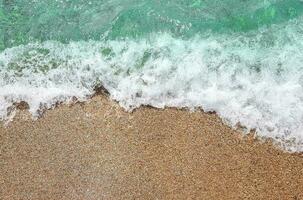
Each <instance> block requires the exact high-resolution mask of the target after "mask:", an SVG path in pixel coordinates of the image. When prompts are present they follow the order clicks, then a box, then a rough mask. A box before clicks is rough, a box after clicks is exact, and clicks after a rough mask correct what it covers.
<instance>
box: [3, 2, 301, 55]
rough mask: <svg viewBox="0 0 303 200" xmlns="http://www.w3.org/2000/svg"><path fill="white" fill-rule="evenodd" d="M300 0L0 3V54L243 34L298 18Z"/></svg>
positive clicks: (299, 14)
mask: <svg viewBox="0 0 303 200" xmlns="http://www.w3.org/2000/svg"><path fill="white" fill-rule="evenodd" d="M302 13H303V2H301V1H300V0H0V50H3V49H6V48H9V47H13V46H17V45H20V44H27V43H32V42H43V41H47V40H56V41H60V42H63V43H68V42H70V41H82V40H85V41H86V40H115V39H123V38H144V37H148V36H149V35H150V34H151V33H155V32H156V33H158V32H165V33H169V34H171V35H172V36H174V37H177V38H190V37H193V36H195V35H202V36H203V35H207V34H211V33H216V34H221V33H224V34H229V33H234V32H236V33H237V32H238V33H242V32H249V31H252V30H257V29H260V28H264V27H269V26H272V25H275V24H281V23H287V21H289V20H294V19H296V18H298V17H300V16H301V15H302Z"/></svg>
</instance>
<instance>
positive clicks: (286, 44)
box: [0, 0, 303, 151]
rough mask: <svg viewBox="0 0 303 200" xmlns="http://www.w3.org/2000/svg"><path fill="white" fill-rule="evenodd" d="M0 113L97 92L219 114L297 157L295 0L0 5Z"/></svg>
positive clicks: (47, 0)
mask: <svg viewBox="0 0 303 200" xmlns="http://www.w3.org/2000/svg"><path fill="white" fill-rule="evenodd" d="M0 2H1V4H0V5H1V6H0V49H1V52H0V118H1V119H3V120H7V119H9V118H11V117H12V116H13V113H14V103H15V102H20V101H26V102H27V103H28V104H29V106H30V111H31V113H32V114H33V115H34V116H38V115H39V113H40V111H41V110H43V109H46V108H51V107H53V105H54V104H56V103H57V102H71V101H72V100H73V99H74V98H73V97H77V99H78V100H81V101H82V100H83V101H84V100H86V99H87V98H89V96H91V95H92V94H93V93H94V88H95V87H96V86H100V85H103V86H104V87H105V88H106V89H107V90H108V91H109V92H110V95H111V98H113V99H115V100H118V101H119V102H120V105H121V106H123V107H124V108H126V109H128V110H132V109H134V108H136V107H139V106H140V105H152V106H154V107H159V108H164V107H165V106H174V107H188V108H197V107H202V108H203V109H204V110H205V111H216V112H217V113H218V114H219V115H220V116H221V117H222V118H223V119H224V120H225V121H226V122H227V123H228V124H229V125H231V126H237V125H238V124H241V125H243V126H245V127H247V129H248V130H251V129H255V130H256V131H257V133H258V134H259V136H265V137H270V138H273V139H275V141H277V142H282V146H284V147H286V148H288V149H290V150H294V151H302V150H303V145H302V142H303V132H302V131H301V130H302V128H303V64H302V63H303V62H302V61H303V54H302V53H301V52H303V51H302V48H303V35H302V33H303V27H302V22H303V21H302V20H303V18H302V13H303V2H301V1H299V0H288V1H284V0H283V1H282V0H267V1H266V0H255V1H253V2H252V1H247V0H225V1H222V0H220V1H219V0H195V1H194V0H192V1H190V0H187V1H184V0H183V1H181V0H177V1H176V0H175V1H170V0H157V1H156V0H154V1H150V0H128V1H125V0H124V1H121V0H120V1H118V0H102V1H100V0H98V1H97V0H95V1H84V0H73V1H69V0H61V1H59V0H57V1H53V0H40V1H36V0H30V1H23V0H2V1H0Z"/></svg>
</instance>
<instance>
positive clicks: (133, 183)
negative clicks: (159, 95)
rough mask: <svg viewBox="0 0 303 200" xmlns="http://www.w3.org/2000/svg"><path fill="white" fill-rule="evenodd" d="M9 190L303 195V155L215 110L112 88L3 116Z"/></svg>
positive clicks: (8, 193) (0, 160)
mask: <svg viewBox="0 0 303 200" xmlns="http://www.w3.org/2000/svg"><path fill="white" fill-rule="evenodd" d="M0 184H1V188H0V199H1V200H5V199H48V200H49V199H58V200H64V199H85V200H89V199H303V157H302V156H300V155H298V154H289V153H285V152H283V151H281V150H279V149H277V148H275V147H273V146H272V145H271V144H270V142H267V143H261V142H258V141H256V140H255V139H253V138H251V137H248V138H241V137H240V136H239V133H237V132H236V131H233V130H232V129H230V128H229V127H227V126H225V125H224V124H223V123H222V122H221V120H220V119H219V118H218V117H217V116H216V115H215V114H206V113H203V112H201V111H199V112H194V113H190V112H188V111H185V110H183V111H182V110H176V109H165V110H157V109H153V108H140V109H138V110H136V111H135V112H133V113H127V112H124V111H123V109H121V108H120V107H119V106H118V105H117V104H116V103H114V102H111V101H110V100H109V99H108V98H106V97H105V96H96V97H94V98H93V99H92V100H91V101H90V102H89V103H85V104H76V105H73V106H66V105H63V106H59V107H58V108H56V109H54V110H50V111H47V112H46V113H45V114H44V115H43V117H42V118H41V119H39V120H36V121H32V120H31V118H30V116H29V114H28V113H27V111H19V114H18V115H17V117H16V118H15V120H14V121H13V122H12V123H10V124H9V125H8V126H7V127H4V126H3V124H1V125H0Z"/></svg>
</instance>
